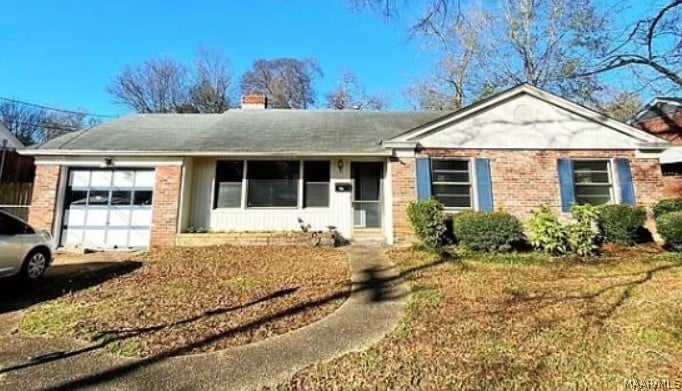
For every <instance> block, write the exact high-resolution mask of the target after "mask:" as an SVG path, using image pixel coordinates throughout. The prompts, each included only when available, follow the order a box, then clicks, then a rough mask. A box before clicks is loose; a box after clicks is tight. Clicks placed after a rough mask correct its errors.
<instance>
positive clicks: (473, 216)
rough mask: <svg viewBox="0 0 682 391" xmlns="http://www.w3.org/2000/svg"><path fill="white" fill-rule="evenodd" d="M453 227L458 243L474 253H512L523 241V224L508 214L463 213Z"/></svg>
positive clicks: (457, 216)
mask: <svg viewBox="0 0 682 391" xmlns="http://www.w3.org/2000/svg"><path fill="white" fill-rule="evenodd" d="M452 225H453V231H454V234H455V239H456V240H457V242H458V243H460V244H462V245H464V246H466V247H467V248H470V249H471V250H474V251H483V252H504V251H510V250H512V249H513V247H514V245H515V244H517V243H518V242H520V241H521V240H522V239H523V226H522V225H521V222H520V221H519V219H517V218H516V217H514V216H512V215H511V214H509V213H506V212H462V213H459V214H457V215H456V216H455V218H454V221H453V223H452Z"/></svg>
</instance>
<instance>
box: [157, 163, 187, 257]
mask: <svg viewBox="0 0 682 391" xmlns="http://www.w3.org/2000/svg"><path fill="white" fill-rule="evenodd" d="M181 174H182V167H180V166H160V167H156V179H155V184H154V200H153V202H152V229H151V233H150V235H151V237H150V247H152V248H159V247H170V246H174V245H175V235H176V233H177V227H178V208H179V206H180V182H181Z"/></svg>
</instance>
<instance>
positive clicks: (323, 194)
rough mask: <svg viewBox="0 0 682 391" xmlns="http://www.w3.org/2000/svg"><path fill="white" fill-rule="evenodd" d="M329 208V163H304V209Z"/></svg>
mask: <svg viewBox="0 0 682 391" xmlns="http://www.w3.org/2000/svg"><path fill="white" fill-rule="evenodd" d="M328 206H329V161H328V160H326V161H306V162H303V207H304V208H311V207H318V208H326V207H328Z"/></svg>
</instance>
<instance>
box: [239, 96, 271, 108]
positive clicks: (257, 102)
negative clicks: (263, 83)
mask: <svg viewBox="0 0 682 391" xmlns="http://www.w3.org/2000/svg"><path fill="white" fill-rule="evenodd" d="M267 104H268V98H267V97H266V96H265V95H263V94H247V95H244V96H242V109H244V110H254V109H255V110H259V109H260V110H263V109H265V108H266V107H267Z"/></svg>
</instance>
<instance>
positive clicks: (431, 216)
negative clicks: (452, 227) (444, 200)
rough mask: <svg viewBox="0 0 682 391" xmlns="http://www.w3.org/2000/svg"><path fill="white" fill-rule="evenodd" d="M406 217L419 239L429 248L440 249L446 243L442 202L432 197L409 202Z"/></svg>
mask: <svg viewBox="0 0 682 391" xmlns="http://www.w3.org/2000/svg"><path fill="white" fill-rule="evenodd" d="M407 218H408V219H409V220H410V225H411V226H412V230H413V231H414V233H415V234H416V235H417V237H418V238H419V240H420V241H421V242H422V243H423V244H424V245H425V246H427V247H429V248H431V249H440V248H441V247H443V246H444V245H445V244H447V243H446V239H445V231H446V226H445V221H444V220H443V204H441V203H440V202H439V201H438V200H435V199H433V198H430V199H427V200H418V201H413V202H410V205H409V206H408V207H407Z"/></svg>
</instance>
